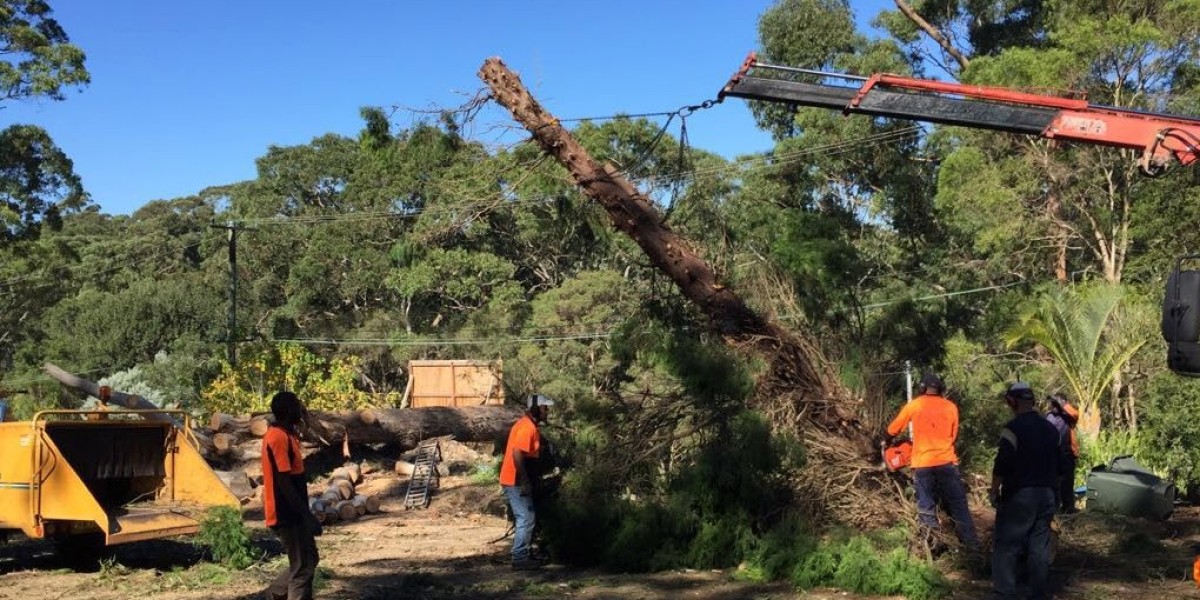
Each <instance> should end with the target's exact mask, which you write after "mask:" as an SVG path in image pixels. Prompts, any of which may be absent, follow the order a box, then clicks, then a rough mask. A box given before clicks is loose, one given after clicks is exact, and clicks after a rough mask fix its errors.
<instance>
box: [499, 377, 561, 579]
mask: <svg viewBox="0 0 1200 600" xmlns="http://www.w3.org/2000/svg"><path fill="white" fill-rule="evenodd" d="M551 406H554V400H553V399H551V398H550V397H549V396H546V395H544V394H531V395H530V396H529V399H528V401H527V403H526V409H527V410H526V411H525V414H524V415H522V416H521V418H520V419H517V422H516V423H514V424H513V426H512V429H511V430H510V431H509V433H508V443H507V444H506V445H505V448H504V459H503V461H502V462H501V463H500V486H501V487H502V488H503V489H504V495H505V496H507V497H508V505H509V506H510V507H511V508H512V513H513V518H514V520H515V521H516V526H515V529H514V532H513V546H512V568H513V569H517V570H527V569H537V568H539V567H541V562H540V561H538V560H536V559H534V558H533V556H532V554H531V551H532V549H533V528H534V525H535V523H536V515H535V514H534V498H533V496H534V491H535V490H534V484H535V483H536V482H535V481H534V480H535V474H534V470H535V468H534V463H535V462H536V461H537V458H538V457H539V455H540V452H541V449H542V436H541V433H540V432H539V431H538V426H539V425H540V424H542V423H545V422H546V419H547V418H548V417H549V415H550V407H551Z"/></svg>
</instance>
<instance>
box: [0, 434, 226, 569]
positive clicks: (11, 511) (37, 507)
mask: <svg viewBox="0 0 1200 600" xmlns="http://www.w3.org/2000/svg"><path fill="white" fill-rule="evenodd" d="M136 412H138V411H119V412H118V411H109V412H105V413H85V412H81V411H47V412H43V413H39V414H38V415H37V416H35V417H34V420H33V421H31V422H24V423H5V424H3V425H0V446H2V447H4V449H5V451H4V452H3V453H0V515H2V516H0V528H11V529H21V530H23V531H24V532H25V534H26V535H28V536H30V537H35V538H42V537H46V538H54V539H58V540H63V539H66V538H70V537H72V536H86V535H90V536H97V535H103V539H104V544H105V545H110V546H111V545H115V544H123V543H127V542H135V541H140V540H148V539H157V538H164V537H170V536H175V535H181V534H188V533H194V532H196V531H197V530H198V529H199V527H200V524H199V519H200V517H201V515H202V513H203V511H204V510H205V509H207V508H209V507H212V506H218V505H228V506H233V507H236V506H238V505H239V504H238V501H237V499H236V498H235V497H234V496H233V494H232V493H230V492H229V490H228V488H226V487H225V485H224V484H223V483H221V480H220V479H218V478H217V476H216V474H215V473H213V471H212V469H210V468H209V466H208V464H207V463H205V462H204V459H203V458H201V456H200V454H199V452H197V450H196V448H195V447H194V446H193V444H192V443H189V442H188V441H186V440H185V439H184V437H185V433H183V432H186V431H189V430H190V429H189V428H188V427H187V426H186V421H187V418H186V416H184V415H182V413H177V414H178V415H179V417H180V420H181V421H182V422H184V423H185V425H184V427H183V428H182V429H179V428H177V427H176V426H175V424H174V423H173V422H172V421H170V420H167V419H162V420H156V421H151V420H142V419H139V418H136V415H135V414H131V413H136ZM156 414H160V415H161V414H163V412H157V413H156ZM89 416H92V417H93V418H90V419H89V418H87V417H89ZM21 463H24V468H20V467H21V466H22V465H21ZM6 467H8V469H6ZM10 473H11V475H10ZM22 476H23V479H24V481H20V482H17V481H13V479H14V478H22ZM11 484H17V485H12V486H11V487H10V485H11ZM21 484H24V486H23V487H22V485H21Z"/></svg>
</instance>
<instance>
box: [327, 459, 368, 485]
mask: <svg viewBox="0 0 1200 600" xmlns="http://www.w3.org/2000/svg"><path fill="white" fill-rule="evenodd" d="M333 477H334V478H342V479H345V480H346V481H349V482H350V483H353V484H355V485H358V484H360V483H362V468H361V467H359V466H358V463H352V462H351V463H346V464H345V465H342V466H340V467H338V468H336V469H334V470H333Z"/></svg>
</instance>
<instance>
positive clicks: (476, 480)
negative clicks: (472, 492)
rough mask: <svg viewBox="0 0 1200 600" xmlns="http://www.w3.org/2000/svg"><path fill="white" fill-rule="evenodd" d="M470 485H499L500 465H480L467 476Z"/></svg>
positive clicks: (496, 463)
mask: <svg viewBox="0 0 1200 600" xmlns="http://www.w3.org/2000/svg"><path fill="white" fill-rule="evenodd" d="M468 481H470V482H471V485H500V463H499V462H491V463H480V464H478V465H475V469H474V470H472V471H471V474H470V475H469V476H468Z"/></svg>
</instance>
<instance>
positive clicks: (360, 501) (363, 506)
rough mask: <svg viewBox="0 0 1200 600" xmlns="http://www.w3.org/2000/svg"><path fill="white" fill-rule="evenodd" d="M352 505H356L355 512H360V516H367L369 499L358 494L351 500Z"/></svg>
mask: <svg viewBox="0 0 1200 600" xmlns="http://www.w3.org/2000/svg"><path fill="white" fill-rule="evenodd" d="M350 503H351V504H353V505H354V510H356V511H358V514H359V516H362V515H365V514H367V497H366V496H364V495H362V494H357V495H355V496H354V497H353V498H351V499H350Z"/></svg>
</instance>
